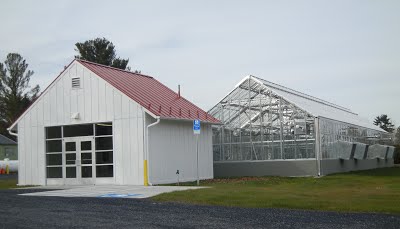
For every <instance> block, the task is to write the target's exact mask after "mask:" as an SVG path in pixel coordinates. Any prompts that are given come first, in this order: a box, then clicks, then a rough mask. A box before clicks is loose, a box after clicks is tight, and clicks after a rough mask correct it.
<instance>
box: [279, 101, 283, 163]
mask: <svg viewBox="0 0 400 229" xmlns="http://www.w3.org/2000/svg"><path fill="white" fill-rule="evenodd" d="M278 106H279V123H280V128H281V131H280V138H281V141H280V143H281V159H284V158H283V113H282V98H279V105H278Z"/></svg>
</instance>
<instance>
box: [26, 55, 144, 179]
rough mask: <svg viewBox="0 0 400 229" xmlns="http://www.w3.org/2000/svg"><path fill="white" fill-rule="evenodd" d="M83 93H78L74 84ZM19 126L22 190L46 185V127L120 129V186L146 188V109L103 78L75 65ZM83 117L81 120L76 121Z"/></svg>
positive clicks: (116, 140)
mask: <svg viewBox="0 0 400 229" xmlns="http://www.w3.org/2000/svg"><path fill="white" fill-rule="evenodd" d="M76 76H79V77H80V78H81V87H82V89H72V83H71V78H72V77H76ZM44 93H45V94H43V95H42V96H41V97H40V98H39V99H38V100H37V101H36V102H35V103H34V104H33V105H32V106H31V107H30V108H29V109H28V111H27V112H26V113H25V114H24V116H22V117H21V119H20V121H19V122H18V136H19V137H18V146H19V147H18V148H19V149H18V159H19V163H20V167H19V173H18V174H19V175H18V183H19V185H45V184H46V177H45V171H46V170H45V132H44V129H45V127H46V126H58V125H70V124H79V123H94V122H108V121H111V122H113V124H114V128H113V131H114V177H115V183H116V184H143V137H144V136H143V133H144V131H143V109H142V107H141V106H140V105H138V104H137V103H135V102H134V101H132V100H130V99H129V98H128V97H126V96H125V95H124V94H122V93H121V92H120V91H118V90H116V89H115V88H113V87H112V86H111V85H110V84H108V83H107V82H105V81H104V80H103V79H101V78H100V77H98V76H96V75H94V73H92V72H91V71H89V70H88V69H86V68H85V67H83V66H82V65H81V64H79V63H77V62H75V63H73V64H71V66H70V67H68V69H66V70H65V71H64V73H63V74H62V75H61V76H60V77H59V78H58V79H57V80H56V81H55V82H54V83H53V84H52V85H51V86H50V87H49V88H48V90H47V91H46V92H44ZM75 112H79V114H80V119H79V120H75V119H71V114H72V113H75Z"/></svg>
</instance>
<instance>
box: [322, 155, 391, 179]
mask: <svg viewBox="0 0 400 229" xmlns="http://www.w3.org/2000/svg"><path fill="white" fill-rule="evenodd" d="M384 167H393V159H365V160H338V159H331V160H329V159H327V160H322V161H321V174H322V175H328V174H332V173H342V172H349V171H356V170H368V169H376V168H384Z"/></svg>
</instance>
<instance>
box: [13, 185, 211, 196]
mask: <svg viewBox="0 0 400 229" xmlns="http://www.w3.org/2000/svg"><path fill="white" fill-rule="evenodd" d="M198 188H204V187H190V186H147V187H146V186H135V185H96V186H42V187H34V188H32V189H58V190H46V191H43V192H40V191H39V192H37V190H36V191H35V192H32V193H24V194H20V195H23V196H58V197H97V198H139V199H141V198H149V197H152V196H156V195H159V194H162V193H167V192H174V191H184V190H189V189H198Z"/></svg>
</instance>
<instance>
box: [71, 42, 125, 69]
mask: <svg viewBox="0 0 400 229" xmlns="http://www.w3.org/2000/svg"><path fill="white" fill-rule="evenodd" d="M75 46H76V49H75V51H77V52H79V55H77V56H75V57H76V58H78V59H82V60H87V61H91V62H95V63H98V64H103V65H107V66H111V67H114V68H119V69H123V70H130V69H129V67H127V65H128V62H129V59H121V58H119V57H117V55H116V51H115V46H114V44H113V43H112V42H111V41H108V40H107V39H106V38H104V37H103V38H96V39H93V40H87V41H85V42H83V43H79V42H78V43H76V44H75Z"/></svg>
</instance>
